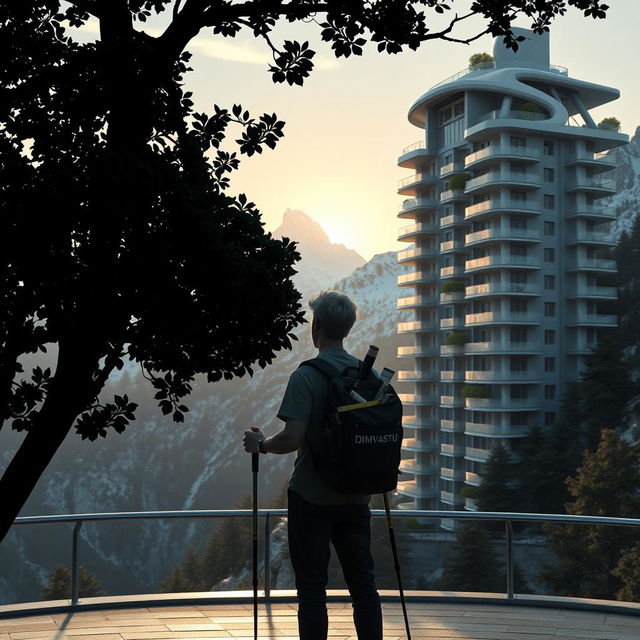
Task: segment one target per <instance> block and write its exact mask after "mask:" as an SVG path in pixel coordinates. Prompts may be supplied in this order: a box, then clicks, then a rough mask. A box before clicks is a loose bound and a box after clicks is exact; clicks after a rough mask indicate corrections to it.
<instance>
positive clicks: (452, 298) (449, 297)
mask: <svg viewBox="0 0 640 640" xmlns="http://www.w3.org/2000/svg"><path fill="white" fill-rule="evenodd" d="M440 302H448V303H453V302H464V291H449V292H447V293H441V294H440Z"/></svg>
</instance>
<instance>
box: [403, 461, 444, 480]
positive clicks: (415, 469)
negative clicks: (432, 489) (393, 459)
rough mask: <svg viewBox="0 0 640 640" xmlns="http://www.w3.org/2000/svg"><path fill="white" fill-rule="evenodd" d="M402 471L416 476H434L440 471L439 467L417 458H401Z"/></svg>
mask: <svg viewBox="0 0 640 640" xmlns="http://www.w3.org/2000/svg"><path fill="white" fill-rule="evenodd" d="M400 471H402V473H411V474H413V475H415V476H434V475H436V474H437V473H438V467H436V466H435V465H433V464H425V463H424V462H417V461H416V460H401V461H400Z"/></svg>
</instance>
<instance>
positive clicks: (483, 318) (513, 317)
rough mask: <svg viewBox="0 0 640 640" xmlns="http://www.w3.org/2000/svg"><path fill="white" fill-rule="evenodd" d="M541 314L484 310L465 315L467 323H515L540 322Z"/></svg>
mask: <svg viewBox="0 0 640 640" xmlns="http://www.w3.org/2000/svg"><path fill="white" fill-rule="evenodd" d="M540 319H541V318H540V315H539V314H535V313H528V312H525V313H519V312H517V311H484V312H482V313H468V314H467V315H466V316H465V322H466V324H467V325H471V324H491V323H495V322H502V323H506V324H509V323H513V324H540Z"/></svg>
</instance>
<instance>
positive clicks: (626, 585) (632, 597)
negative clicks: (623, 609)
mask: <svg viewBox="0 0 640 640" xmlns="http://www.w3.org/2000/svg"><path fill="white" fill-rule="evenodd" d="M611 573H612V574H613V575H614V576H616V577H617V578H618V579H619V580H620V581H621V582H622V588H621V589H620V590H619V591H618V592H617V593H616V599H617V600H622V601H624V602H640V544H636V545H634V546H633V547H632V549H631V550H630V551H629V553H626V554H625V555H623V556H622V557H621V558H620V561H619V562H618V564H617V565H616V567H615V569H613V570H612V571H611Z"/></svg>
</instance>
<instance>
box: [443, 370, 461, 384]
mask: <svg viewBox="0 0 640 640" xmlns="http://www.w3.org/2000/svg"><path fill="white" fill-rule="evenodd" d="M440 380H443V381H444V382H463V381H464V371H451V370H448V371H441V372H440Z"/></svg>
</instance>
